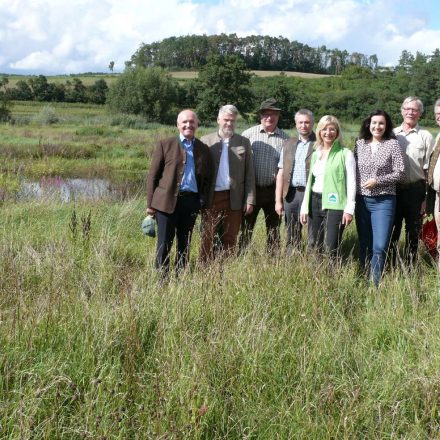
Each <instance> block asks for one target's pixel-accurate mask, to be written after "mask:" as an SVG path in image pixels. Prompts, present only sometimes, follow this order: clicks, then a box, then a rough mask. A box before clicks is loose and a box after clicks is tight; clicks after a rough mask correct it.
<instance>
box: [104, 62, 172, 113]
mask: <svg viewBox="0 0 440 440" xmlns="http://www.w3.org/2000/svg"><path fill="white" fill-rule="evenodd" d="M177 97H178V94H177V86H176V82H175V80H173V78H171V76H170V75H169V73H167V72H166V71H165V70H163V69H161V68H159V67H153V68H143V67H138V68H136V69H132V68H127V69H126V70H125V72H124V73H123V74H122V75H121V76H119V77H118V79H117V80H116V81H115V82H114V83H113V84H112V85H111V87H110V90H109V92H108V98H107V103H108V107H109V109H110V110H111V111H112V112H119V113H127V114H135V115H141V116H143V117H145V118H147V119H148V120H149V121H157V122H170V121H171V120H174V119H175V117H176V112H177V109H176V104H177Z"/></svg>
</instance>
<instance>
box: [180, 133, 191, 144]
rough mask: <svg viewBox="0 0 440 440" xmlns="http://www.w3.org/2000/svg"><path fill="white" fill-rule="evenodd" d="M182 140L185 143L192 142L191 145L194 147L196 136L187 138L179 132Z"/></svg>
mask: <svg viewBox="0 0 440 440" xmlns="http://www.w3.org/2000/svg"><path fill="white" fill-rule="evenodd" d="M179 138H180V142H182V144H183V145H185V144H186V143H187V142H190V146H191V147H192V146H193V144H194V138H192V139H187V138H186V137H185V136H184V135H183V134H182V133H179Z"/></svg>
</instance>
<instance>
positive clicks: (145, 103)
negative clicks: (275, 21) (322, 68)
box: [0, 49, 440, 127]
mask: <svg viewBox="0 0 440 440" xmlns="http://www.w3.org/2000/svg"><path fill="white" fill-rule="evenodd" d="M409 95H416V96H419V97H420V98H421V100H422V101H423V102H424V104H425V106H426V107H427V111H425V113H424V117H423V119H422V123H423V124H429V125H434V124H435V121H434V118H433V115H432V105H433V103H434V102H435V100H436V99H438V98H439V97H440V50H439V49H436V50H435V51H434V52H433V53H432V54H430V55H426V54H423V53H420V52H417V53H416V54H415V55H413V54H412V53H410V52H408V51H403V52H402V54H401V57H400V59H399V62H398V64H397V65H396V66H394V67H392V68H383V67H377V68H371V67H370V66H361V65H358V64H350V65H348V66H346V67H345V68H344V70H343V71H342V73H341V74H340V75H333V76H328V77H324V78H318V79H315V78H314V79H306V78H300V77H287V76H286V75H284V74H283V72H281V74H280V75H276V76H272V77H266V78H263V77H258V76H256V75H254V74H252V73H251V72H250V70H249V69H248V67H247V66H246V63H245V62H244V60H243V59H242V57H240V56H238V55H219V54H217V55H210V56H209V57H208V58H207V60H206V63H205V64H204V65H203V66H201V67H200V69H199V75H198V78H196V79H193V80H184V81H182V80H177V79H175V78H173V77H172V76H171V74H170V73H169V70H167V69H164V68H162V67H158V66H155V67H144V66H137V65H127V67H126V69H125V71H124V72H123V73H122V74H120V75H118V76H116V79H115V80H114V81H113V82H112V84H111V85H110V86H108V85H107V83H106V82H105V80H104V79H99V80H97V81H96V82H95V83H94V84H93V85H91V86H85V85H84V84H83V83H82V82H81V80H80V79H78V78H74V79H73V80H72V81H67V82H66V83H65V84H59V83H51V82H49V81H48V80H47V78H46V77H44V76H43V75H39V76H37V77H31V78H29V79H27V80H20V81H18V82H17V84H16V86H15V87H7V78H3V80H2V81H1V82H0V119H3V120H6V119H7V117H8V115H9V114H10V113H8V112H9V110H8V108H9V107H8V100H36V101H67V102H92V103H97V104H103V103H106V105H107V106H108V108H109V109H110V111H112V112H118V113H126V114H135V115H140V116H142V117H144V118H145V119H146V120H148V121H154V122H161V123H167V124H169V123H172V124H174V122H175V115H176V114H177V112H178V111H179V110H180V109H182V108H184V107H190V108H194V109H196V111H197V113H198V114H199V117H200V118H201V120H202V123H204V124H209V123H211V122H213V121H215V118H216V115H217V111H218V108H219V107H220V106H221V105H223V104H225V103H230V104H234V105H236V106H237V108H239V110H240V112H241V113H242V115H243V117H244V118H252V117H254V116H255V113H256V110H257V109H258V106H259V104H260V103H261V101H263V100H264V99H266V98H267V97H269V96H273V97H275V98H277V100H278V101H280V102H281V104H282V105H283V109H284V111H283V113H282V118H281V120H280V125H281V126H282V127H290V126H291V125H292V120H293V115H294V114H295V111H296V110H297V109H298V108H301V107H307V108H310V109H311V110H312V111H313V112H314V113H315V114H317V115H320V114H321V115H322V114H328V113H332V114H335V115H337V116H338V117H339V118H341V119H342V120H345V121H353V122H358V121H359V120H361V119H363V118H364V117H365V115H366V114H368V113H369V112H370V111H371V110H372V109H373V108H378V107H379V108H383V109H384V110H386V111H387V112H388V113H389V114H390V115H391V116H392V118H393V120H394V121H398V120H400V105H401V102H402V101H403V99H404V98H405V97H406V96H409ZM2 115H3V116H2ZM5 115H6V116H5Z"/></svg>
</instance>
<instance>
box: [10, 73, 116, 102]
mask: <svg viewBox="0 0 440 440" xmlns="http://www.w3.org/2000/svg"><path fill="white" fill-rule="evenodd" d="M3 80H5V81H6V84H7V77H4V78H3ZM107 91H108V85H107V82H106V81H105V80H104V79H98V80H96V81H95V83H94V84H92V85H90V86H86V85H84V83H83V82H82V81H81V80H80V79H79V78H72V80H70V79H69V80H67V81H66V82H65V83H54V82H50V81H48V79H47V77H46V76H44V75H38V76H32V77H30V78H28V79H21V80H19V81H17V83H16V84H15V87H8V88H6V89H5V93H6V97H7V98H9V99H10V100H15V101H45V102H82V103H92V104H105V101H106V97H107Z"/></svg>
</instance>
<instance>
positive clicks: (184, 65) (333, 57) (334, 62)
mask: <svg viewBox="0 0 440 440" xmlns="http://www.w3.org/2000/svg"><path fill="white" fill-rule="evenodd" d="M212 54H219V55H221V56H226V55H237V54H239V55H240V58H241V59H242V60H243V61H244V63H245V65H246V67H247V68H248V69H252V70H291V71H300V72H314V73H332V74H335V73H336V74H339V73H341V72H342V71H343V70H344V68H345V67H346V66H348V65H350V64H355V65H359V66H363V67H369V68H371V69H375V68H376V67H377V56H376V55H370V56H367V55H364V54H361V53H359V52H353V53H352V54H350V53H349V52H347V51H346V50H342V51H341V50H339V49H327V48H326V47H325V46H320V47H317V48H313V47H310V46H308V45H306V44H303V43H300V42H298V41H289V40H288V39H287V38H283V37H281V36H280V37H272V36H269V35H249V36H247V37H237V35H236V34H229V35H226V34H219V35H185V36H180V37H174V36H173V37H169V38H165V39H164V40H162V41H156V42H154V43H151V44H142V45H141V46H140V47H139V49H138V50H137V51H136V53H134V54H133V55H132V57H131V60H130V61H128V62H127V64H128V65H131V66H138V67H139V66H143V67H152V66H160V67H165V68H169V69H177V70H182V69H200V67H202V66H204V65H205V64H206V63H207V62H208V60H209V57H210V56H211V55H212Z"/></svg>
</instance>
